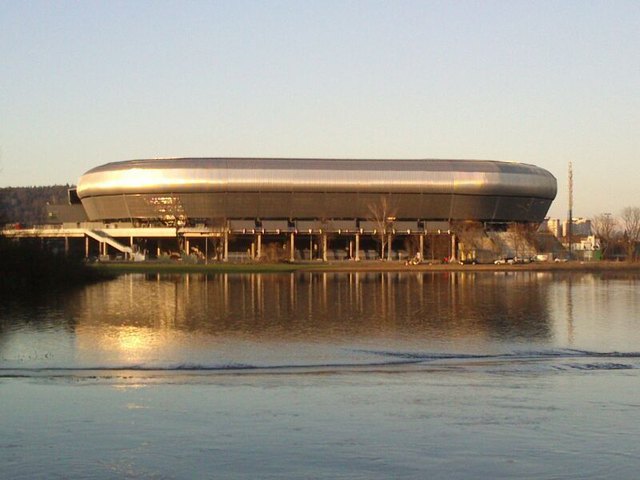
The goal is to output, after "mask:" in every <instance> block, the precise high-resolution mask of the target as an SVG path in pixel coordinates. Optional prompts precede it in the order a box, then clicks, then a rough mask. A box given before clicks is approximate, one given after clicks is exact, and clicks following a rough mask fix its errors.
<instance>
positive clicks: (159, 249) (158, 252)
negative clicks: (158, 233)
mask: <svg viewBox="0 0 640 480" xmlns="http://www.w3.org/2000/svg"><path fill="white" fill-rule="evenodd" d="M160 242H161V240H160V239H158V249H157V250H156V256H157V257H158V258H160V255H162V249H161V248H160Z"/></svg>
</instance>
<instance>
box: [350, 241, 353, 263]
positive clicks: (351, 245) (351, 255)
mask: <svg viewBox="0 0 640 480" xmlns="http://www.w3.org/2000/svg"><path fill="white" fill-rule="evenodd" d="M349 259H353V240H349Z"/></svg>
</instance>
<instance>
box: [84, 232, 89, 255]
mask: <svg viewBox="0 0 640 480" xmlns="http://www.w3.org/2000/svg"><path fill="white" fill-rule="evenodd" d="M84 258H89V236H88V235H85V236H84Z"/></svg>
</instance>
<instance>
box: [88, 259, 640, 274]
mask: <svg viewBox="0 0 640 480" xmlns="http://www.w3.org/2000/svg"><path fill="white" fill-rule="evenodd" d="M91 268H92V269H94V270H96V271H98V272H102V273H105V274H112V275H119V274H124V273H150V274H153V273H163V274H171V273H175V274H180V273H205V274H216V273H291V272H345V273H348V272H438V271H461V272H483V271H484V272H501V271H504V272H517V271H540V272H543V271H564V272H594V271H637V272H640V263H626V262H564V263H551V262H540V263H530V264H526V265H493V264H489V265H458V264H437V265H428V264H421V265H405V264H404V263H402V262H380V261H371V262H335V263H333V262H327V263H215V264H209V265H203V264H188V263H185V264H182V263H177V262H176V263H156V262H137V263H98V264H94V265H92V266H91Z"/></svg>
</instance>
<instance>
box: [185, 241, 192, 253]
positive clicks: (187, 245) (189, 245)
mask: <svg viewBox="0 0 640 480" xmlns="http://www.w3.org/2000/svg"><path fill="white" fill-rule="evenodd" d="M184 250H185V253H186V254H187V255H189V251H190V250H191V243H190V242H189V239H188V238H185V239H184Z"/></svg>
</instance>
